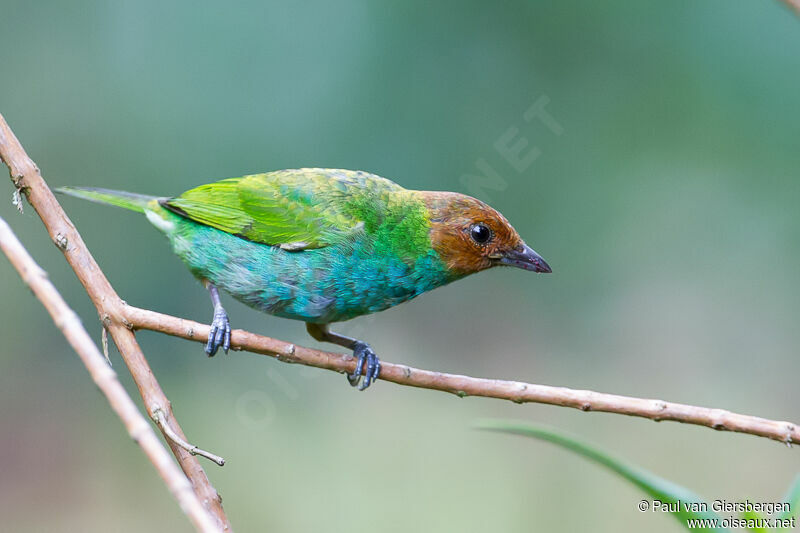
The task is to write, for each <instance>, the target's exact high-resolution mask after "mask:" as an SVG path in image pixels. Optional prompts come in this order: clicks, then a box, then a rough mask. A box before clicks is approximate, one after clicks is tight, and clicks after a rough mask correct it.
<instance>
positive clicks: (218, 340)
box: [206, 306, 231, 357]
mask: <svg viewBox="0 0 800 533" xmlns="http://www.w3.org/2000/svg"><path fill="white" fill-rule="evenodd" d="M220 347H221V348H222V349H223V350H225V353H228V350H229V349H230V347H231V322H230V320H228V313H226V312H225V309H223V308H222V306H219V307H217V308H215V309H214V319H213V320H212V321H211V331H209V332H208V342H207V343H206V353H207V354H208V356H209V357H214V355H215V354H216V353H217V350H219V349H220Z"/></svg>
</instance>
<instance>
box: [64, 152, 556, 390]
mask: <svg viewBox="0 0 800 533" xmlns="http://www.w3.org/2000/svg"><path fill="white" fill-rule="evenodd" d="M56 190H57V192H59V193H63V194H67V195H70V196H75V197H78V198H82V199H85V200H90V201H94V202H99V203H102V204H108V205H112V206H116V207H121V208H125V209H129V210H131V211H136V212H138V213H142V214H144V215H145V216H146V217H147V219H148V220H149V221H150V223H151V224H152V225H153V226H155V227H156V228H157V229H158V230H160V231H161V232H162V233H163V234H164V235H166V237H167V239H168V240H169V242H170V244H171V246H172V250H173V252H174V253H175V254H176V255H178V257H179V258H180V259H181V260H182V261H183V262H184V263H185V265H186V266H187V267H188V268H189V270H190V271H191V273H192V274H194V276H195V277H197V278H198V279H199V280H200V281H201V282H202V284H203V285H204V286H205V287H206V289H207V290H208V293H209V295H210V298H211V303H212V305H213V317H212V320H211V329H210V332H209V335H208V340H207V342H206V345H205V352H206V353H207V354H208V356H209V357H211V356H213V355H214V354H216V353H217V351H218V350H219V348H222V349H223V350H224V351H225V352H226V353H227V352H228V350H229V348H230V344H231V325H230V319H229V317H228V313H227V312H226V311H225V308H224V307H223V305H222V302H221V300H220V289H221V290H224V291H225V292H227V293H228V294H230V295H231V296H232V297H233V298H235V299H236V300H239V301H240V302H242V303H244V304H246V305H248V306H250V307H252V308H255V309H257V310H260V311H263V312H265V313H268V314H271V315H275V316H278V317H283V318H288V319H293V320H301V321H303V322H305V323H306V328H307V330H308V333H309V334H310V335H311V337H313V338H314V339H316V340H318V341H321V342H328V343H333V344H336V345H339V346H341V347H343V348H346V349H348V350H352V352H353V357H354V359H355V360H356V368H355V371H354V372H353V373H352V374H348V375H347V379H348V381H349V383H350V385H352V386H353V387H357V388H358V390H364V389H366V388H367V387H369V386H370V384H372V383H373V382H375V381H376V380H377V379H378V377H379V375H380V370H381V366H380V365H381V363H380V359H379V357H378V356H377V355H376V353H375V351H374V350H373V349H372V347H371V346H370V345H369V344H368V343H366V342H364V341H362V340H359V339H354V338H351V337H347V336H345V335H341V334H339V333H336V332H334V331H332V330H331V329H330V324H332V323H336V322H342V321H345V320H350V319H352V318H355V317H358V316H361V315H366V314H370V313H375V312H379V311H383V310H385V309H388V308H390V307H393V306H395V305H398V304H400V303H403V302H406V301H408V300H411V299H412V298H415V297H416V296H419V295H420V294H422V293H425V292H427V291H430V290H432V289H435V288H437V287H441V286H443V285H447V284H448V283H451V282H453V281H456V280H459V279H461V278H464V277H466V276H468V275H470V274H474V273H477V272H480V271H483V270H487V269H489V268H493V267H496V266H507V267H516V268H520V269H523V270H527V271H532V272H538V273H549V272H552V270H551V268H550V266H549V265H548V264H547V262H546V261H545V260H544V259H543V258H542V257H541V256H540V255H539V254H538V253H536V252H535V251H534V250H533V249H532V248H531V247H529V246H528V245H527V244H526V243H525V241H523V239H522V238H521V237H520V236H519V234H518V233H517V231H516V230H515V229H514V227H513V226H512V225H511V224H510V223H509V222H508V221H507V220H506V218H505V217H504V216H503V215H502V214H500V213H499V212H498V211H496V210H495V209H493V208H491V207H490V206H489V205H487V204H486V203H485V202H483V201H481V200H478V199H476V198H473V197H471V196H467V195H465V194H461V193H457V192H446V191H417V190H411V189H405V188H403V187H401V186H400V185H398V184H396V183H394V182H393V181H390V180H388V179H386V178H382V177H380V176H377V175H375V174H371V173H368V172H364V171H353V170H342V169H324V168H300V169H288V170H277V171H272V172H266V173H261V174H252V175H246V176H241V177H236V178H228V179H222V180H219V181H216V182H213V183H208V184H205V185H200V186H198V187H195V188H193V189H190V190H188V191H186V192H184V193H182V194H180V195H178V196H173V197H159V196H148V195H143V194H137V193H130V192H124V191H116V190H110V189H104V188H96V187H61V188H58V189H56Z"/></svg>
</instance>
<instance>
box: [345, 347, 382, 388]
mask: <svg viewBox="0 0 800 533" xmlns="http://www.w3.org/2000/svg"><path fill="white" fill-rule="evenodd" d="M353 357H355V358H356V360H357V362H356V371H355V372H353V373H352V374H348V375H347V381H349V382H350V385H351V386H353V387H358V390H364V389H366V388H367V387H369V386H370V385H372V383H373V382H375V381H376V380H377V379H378V375H379V374H380V373H381V361H380V359H378V356H377V355H375V352H374V351H372V347H370V345H369V344H367V343H366V342H361V341H356V342H355V344H354V345H353ZM365 364H366V366H367V371H366V373H365V374H364V376H362V375H361V373H362V372H363V371H364V365H365ZM362 377H363V379H362ZM359 382H360V383H359Z"/></svg>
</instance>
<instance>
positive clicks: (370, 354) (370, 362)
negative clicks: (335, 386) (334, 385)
mask: <svg viewBox="0 0 800 533" xmlns="http://www.w3.org/2000/svg"><path fill="white" fill-rule="evenodd" d="M306 329H307V330H308V333H309V335H311V336H312V337H314V338H315V339H316V340H318V341H320V342H331V343H333V344H338V345H339V346H342V347H344V348H347V349H348V350H353V357H355V358H356V361H357V362H356V371H355V372H353V373H352V374H348V375H347V381H349V382H350V385H351V386H353V387H356V386H357V387H358V390H364V389H366V388H367V387H369V386H370V385H371V384H372V383H373V382H375V381H376V380H377V379H378V374H380V373H381V361H380V359H378V356H377V355H375V352H374V351H372V347H371V346H370V345H369V344H367V343H366V342H364V341H360V340H358V339H353V338H351V337H347V336H345V335H340V334H339V333H335V332H333V331H331V330H330V329H329V326H328V324H312V323H310V322H307V323H306ZM365 363H366V365H367V371H366V373H365V374H364V379H363V381H362V380H361V373H362V372H363V370H364V364H365ZM359 382H361V383H359Z"/></svg>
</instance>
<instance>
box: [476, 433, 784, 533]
mask: <svg viewBox="0 0 800 533" xmlns="http://www.w3.org/2000/svg"><path fill="white" fill-rule="evenodd" d="M478 428H479V429H485V430H488V431H497V432H499V433H510V434H512V435H522V436H524V437H532V438H535V439H539V440H544V441H547V442H552V443H553V444H556V445H558V446H561V447H562V448H566V449H567V450H570V451H572V452H575V453H577V454H578V455H581V456H583V457H585V458H586V459H589V460H590V461H594V462H596V463H598V464H601V465H603V466H605V467H606V468H608V469H609V470H611V471H612V472H615V473H616V474H619V475H620V476H621V477H623V478H625V479H627V480H628V481H630V482H631V483H633V484H634V485H636V486H637V487H639V488H640V489H642V490H644V491H645V492H646V493H647V494H648V495H649V496H650V497H651V498H652V499H653V500H660V501H662V502H664V503H665V504H676V503H678V504H679V505H678V506H677V507H676V508H677V509H678V510H677V511H675V512H672V515H673V516H674V517H675V518H676V519H678V521H679V522H680V523H681V525H682V526H684V527H685V528H686V529H688V530H690V531H693V529H691V528H690V527H689V524H688V523H687V520H692V519H695V520H703V519H710V520H719V521H720V523H721V522H722V517H720V516H719V515H718V514H717V513H715V512H713V511H711V510H710V509H711V508H712V506H711V505H709V504H708V502H706V501H704V500H703V499H702V498H701V497H700V496H698V495H696V494H695V493H693V492H691V491H690V490H689V489H686V488H684V487H682V486H680V485H677V484H675V483H673V482H671V481H668V480H666V479H664V478H661V477H659V476H657V475H655V474H653V473H651V472H648V471H647V470H645V469H643V468H639V467H637V466H634V465H631V464H629V463H627V462H625V461H623V460H621V459H618V458H616V457H614V456H612V455H610V454H608V453H607V452H605V451H602V450H599V449H597V448H595V447H593V446H590V445H588V444H586V443H584V442H582V441H580V440H578V439H576V438H574V437H570V436H568V435H565V434H564V433H562V432H560V431H557V430H555V429H553V428H548V427H544V426H540V425H535V424H529V423H525V422H516V421H505V420H487V421H483V422H481V423H479V424H478ZM782 501H783V502H788V503H789V510H788V511H785V512H782V513H780V514H777V515H775V519H777V520H785V519H789V518H792V517H796V516H797V514H798V513H797V509H798V506H800V475H798V476H797V478H795V480H794V482H793V483H792V486H791V487H790V488H789V491H788V492H787V494H786V496H785V497H784V498H783V500H782ZM693 507H696V508H701V509H706V510H705V511H697V510H693ZM741 518H742V519H744V520H752V521H754V522H755V523H759V522H762V521H763V519H764V518H765V515H763V514H761V513H758V512H756V511H746V512H743V513H742V514H741ZM704 529H706V530H707V531H730V530H729V529H726V528H719V527H718V528H704ZM747 530H748V531H754V532H768V531H770V530H769V529H766V528H763V527H748V528H747ZM774 531H787V529H785V528H781V529H775V530H774Z"/></svg>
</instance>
